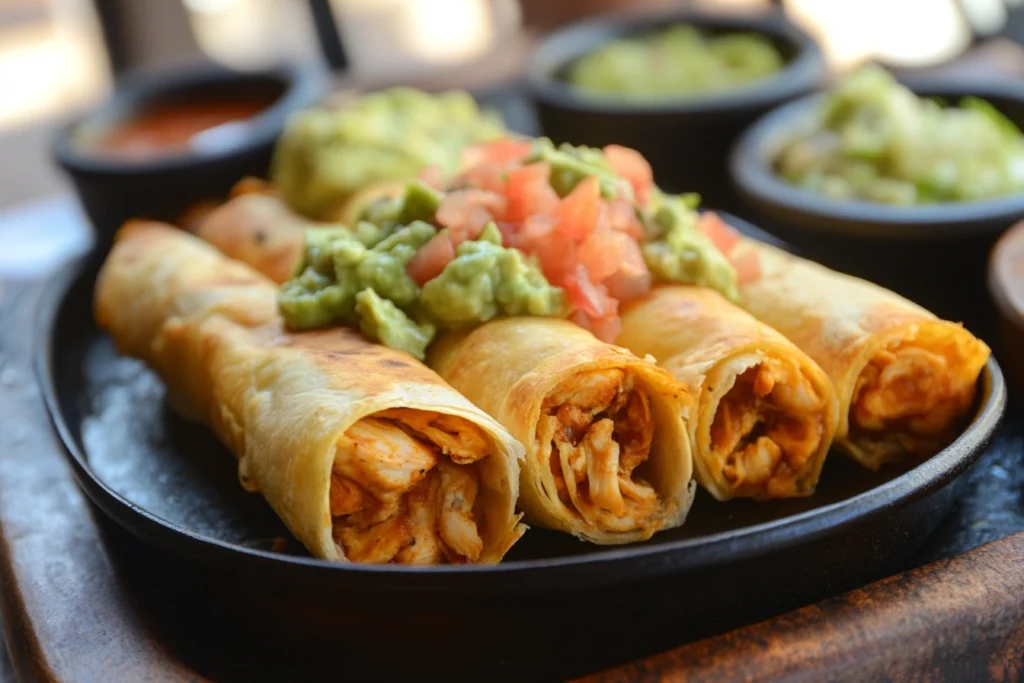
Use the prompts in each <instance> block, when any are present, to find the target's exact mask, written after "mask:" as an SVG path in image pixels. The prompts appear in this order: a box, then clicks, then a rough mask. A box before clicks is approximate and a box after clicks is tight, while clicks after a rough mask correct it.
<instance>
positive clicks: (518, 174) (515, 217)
mask: <svg viewBox="0 0 1024 683" xmlns="http://www.w3.org/2000/svg"><path fill="white" fill-rule="evenodd" d="M550 175H551V168H550V167H549V166H548V165H547V164H545V163H536V164H527V165H526V166H522V167H520V168H514V169H509V171H508V183H507V185H506V195H507V196H508V209H507V210H506V212H505V220H507V221H522V220H524V219H526V218H527V217H528V216H533V215H536V214H541V213H551V212H552V211H554V210H555V207H557V206H558V202H559V199H558V195H557V194H555V191H554V190H553V189H551V183H550V181H549V177H550Z"/></svg>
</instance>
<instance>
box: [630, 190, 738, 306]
mask: <svg viewBox="0 0 1024 683" xmlns="http://www.w3.org/2000/svg"><path fill="white" fill-rule="evenodd" d="M699 203H700V196H699V195H696V194H684V195H665V194H661V193H657V194H656V196H655V197H654V199H653V200H652V202H651V207H650V209H649V213H648V220H647V227H648V233H647V238H646V240H645V241H644V244H643V247H642V249H643V253H644V260H645V261H647V267H648V268H650V270H651V273H653V274H654V277H655V278H656V279H657V280H661V281H662V282H678V283H684V284H693V285H699V286H701V287H709V288H711V289H717V290H718V291H719V292H721V293H722V294H724V295H725V296H726V297H727V298H729V299H731V300H733V301H738V300H739V289H738V286H737V283H736V279H737V278H736V269H735V268H733V266H732V264H730V263H729V260H728V259H727V258H726V257H725V256H724V255H723V254H722V252H720V251H719V250H718V249H717V248H715V245H714V243H712V241H711V240H710V239H709V238H708V237H707V236H706V235H704V233H702V232H701V231H700V230H698V229H697V223H698V221H699V220H700V214H698V213H697V206H698V204H699Z"/></svg>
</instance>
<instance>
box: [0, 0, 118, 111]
mask: <svg viewBox="0 0 1024 683" xmlns="http://www.w3.org/2000/svg"><path fill="white" fill-rule="evenodd" d="M98 36H99V28H98V26H97V24H96V17H95V15H94V13H93V11H92V3H91V2H89V0H2V1H0V129H5V128H12V127H15V126H18V125H21V124H24V123H26V122H29V121H34V120H38V119H40V118H41V117H46V116H50V115H53V114H54V113H55V112H60V111H66V110H68V109H74V108H76V107H79V106H82V105H84V104H85V103H87V102H89V101H91V100H93V99H95V98H96V97H97V96H98V95H100V94H102V93H103V92H105V91H106V89H107V88H108V87H109V81H110V78H109V73H108V71H107V66H106V60H105V56H104V48H103V44H102V42H101V41H100V40H99V37H98Z"/></svg>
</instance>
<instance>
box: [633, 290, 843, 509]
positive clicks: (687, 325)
mask: <svg viewBox="0 0 1024 683" xmlns="http://www.w3.org/2000/svg"><path fill="white" fill-rule="evenodd" d="M616 343H617V344H620V345H621V346H624V347H626V348H627V349H629V350H630V351H632V352H633V353H635V354H637V355H646V354H650V355H651V356H653V357H654V358H655V359H657V361H658V365H660V366H661V367H663V368H665V369H666V370H668V371H669V372H670V373H672V376H673V377H675V378H676V379H678V380H680V381H681V382H683V383H685V384H687V385H689V386H691V387H693V388H694V389H695V391H696V394H697V410H696V418H695V419H693V420H690V422H689V427H690V434H691V438H692V440H693V444H694V454H693V458H694V468H695V470H696V476H697V481H698V482H700V484H701V486H703V487H704V488H705V489H707V490H708V491H709V492H710V493H711V495H713V496H714V497H715V498H717V499H718V500H729V499H731V498H736V497H749V498H754V499H757V500H765V499H770V498H789V497H794V496H808V495H810V494H812V493H814V488H815V486H816V485H817V482H818V477H819V475H820V474H821V467H822V465H823V464H824V462H825V456H826V455H827V453H828V449H829V446H830V445H831V444H832V437H833V436H834V434H835V431H836V423H837V420H838V403H837V402H836V396H835V390H834V389H833V388H832V383H831V382H829V380H828V378H827V377H826V376H825V373H824V372H822V370H821V368H819V367H818V365H817V364H816V363H815V362H814V361H812V360H811V359H810V358H808V357H807V355H806V354H804V353H803V352H802V351H800V350H799V349H798V348H796V346H794V345H793V344H792V343H791V342H789V341H788V340H787V339H786V338H785V337H783V336H782V335H781V334H779V333H778V332H776V331H775V330H773V329H772V328H770V327H768V326H767V325H765V324H764V323H761V322H758V321H757V320H756V319H755V318H754V317H753V316H751V315H750V314H749V313H746V312H745V311H743V310H742V309H740V308H738V307H736V306H734V305H733V304H731V303H729V301H727V300H726V299H725V298H724V297H723V296H722V295H720V294H719V293H718V292H716V291H714V290H711V289H706V288H701V287H686V286H665V287H657V288H655V289H654V290H652V291H651V292H650V293H649V294H648V295H647V296H645V297H644V298H642V299H640V300H638V301H636V302H633V303H631V304H630V305H629V306H628V307H627V308H626V309H625V311H624V312H623V314H622V334H620V335H619V338H618V339H617V340H616Z"/></svg>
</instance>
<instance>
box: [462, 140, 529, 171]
mask: <svg viewBox="0 0 1024 683" xmlns="http://www.w3.org/2000/svg"><path fill="white" fill-rule="evenodd" d="M532 150H533V143H532V142H530V141H529V140H514V139H512V138H503V139H501V140H494V141H493V142H482V143H479V144H476V145H470V146H468V147H465V148H463V150H462V152H461V154H459V163H460V166H461V167H462V168H464V169H465V168H472V167H473V166H478V165H480V164H508V163H511V162H513V161H521V160H522V159H524V158H525V157H527V156H529V154H530V152H531V151H532Z"/></svg>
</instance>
